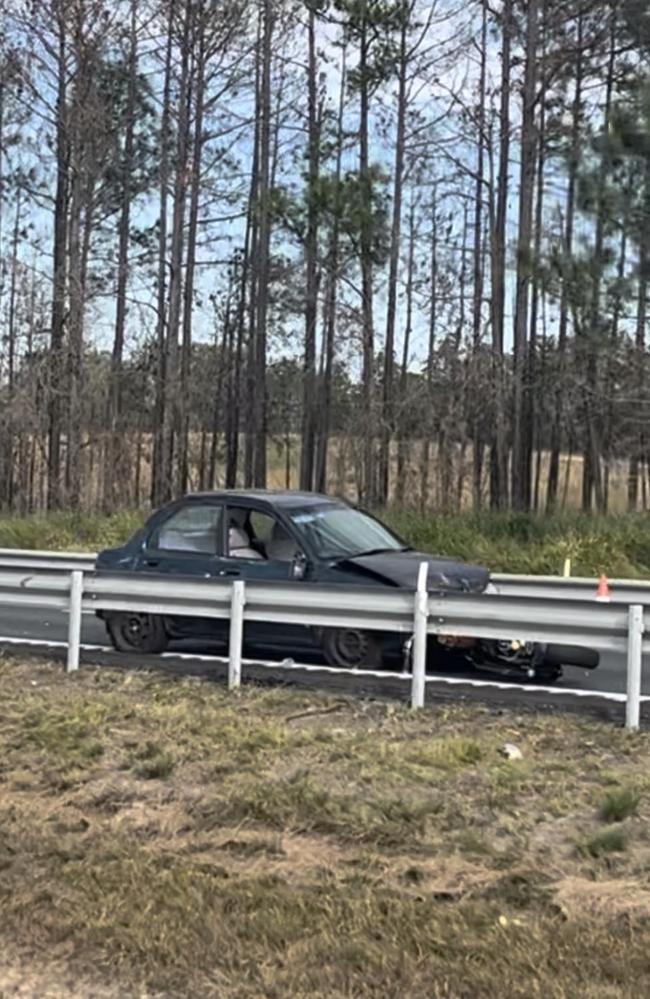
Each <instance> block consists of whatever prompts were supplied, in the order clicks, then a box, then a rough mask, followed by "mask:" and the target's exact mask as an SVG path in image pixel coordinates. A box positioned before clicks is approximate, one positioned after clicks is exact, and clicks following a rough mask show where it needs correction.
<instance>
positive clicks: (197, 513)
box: [136, 500, 228, 639]
mask: <svg viewBox="0 0 650 999" xmlns="http://www.w3.org/2000/svg"><path fill="white" fill-rule="evenodd" d="M223 515H224V508H223V504H221V503H219V502H211V501H203V500H202V501H196V500H190V501H188V502H186V503H183V504H180V505H179V506H177V507H176V508H175V509H174V510H173V511H172V512H171V513H169V514H168V515H167V516H166V517H165V518H164V519H162V520H158V521H155V522H154V523H153V524H152V527H151V530H150V531H149V534H148V535H147V537H146V538H145V541H144V544H143V546H142V549H141V551H140V554H139V557H138V561H137V564H136V570H137V571H139V572H142V573H156V574H161V575H168V574H169V575H174V576H197V577H201V578H203V579H209V578H213V577H216V576H218V575H219V569H220V563H219V561H218V559H217V554H218V553H219V552H220V551H221V550H222V532H223ZM167 627H168V630H169V632H170V634H171V635H172V636H173V637H177V638H197V639H202V638H207V639H214V638H219V639H221V638H223V635H224V634H225V633H227V627H228V622H227V621H226V620H225V619H220V618H214V619H209V618H189V617H172V618H168V619H167Z"/></svg>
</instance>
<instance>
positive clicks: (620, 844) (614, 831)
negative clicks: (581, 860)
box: [577, 825, 628, 857]
mask: <svg viewBox="0 0 650 999" xmlns="http://www.w3.org/2000/svg"><path fill="white" fill-rule="evenodd" d="M627 844H628V837H627V834H626V832H625V830H624V829H622V828H621V827H620V826H618V825H616V826H608V827H607V828H606V829H600V830H599V831H598V832H595V833H594V834H593V835H592V836H587V837H585V838H584V839H583V840H581V841H580V842H579V843H578V846H577V849H578V853H580V854H582V855H583V856H587V857H603V856H606V855H607V854H609V853H623V852H624V851H625V850H626V849H627Z"/></svg>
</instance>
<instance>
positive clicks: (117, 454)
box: [103, 0, 138, 511]
mask: <svg viewBox="0 0 650 999" xmlns="http://www.w3.org/2000/svg"><path fill="white" fill-rule="evenodd" d="M137 68H138V37H137V31H136V0H131V27H130V41H129V84H128V92H127V103H126V111H125V119H126V131H125V134H124V155H123V159H122V169H121V178H120V179H121V186H122V190H121V198H120V201H121V204H120V219H119V223H118V250H117V289H116V301H115V331H114V334H113V351H112V354H111V374H110V380H109V387H108V419H107V423H108V427H107V429H108V449H107V455H106V459H105V461H106V468H107V469H108V474H107V475H106V476H105V479H104V483H105V486H104V502H103V505H104V509H105V510H107V511H110V510H113V509H115V506H116V504H117V501H118V497H119V491H120V489H121V488H122V487H123V485H124V480H125V475H124V472H125V469H124V449H123V447H122V446H121V441H120V435H121V433H123V431H124V428H123V427H121V426H120V421H121V414H122V362H123V355H124V339H125V336H124V334H125V324H126V292H127V286H128V280H129V233H130V227H131V200H132V193H131V192H132V180H131V177H132V173H133V167H134V145H135V142H134V139H135V100H136V87H137Z"/></svg>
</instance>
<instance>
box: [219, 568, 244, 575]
mask: <svg viewBox="0 0 650 999" xmlns="http://www.w3.org/2000/svg"><path fill="white" fill-rule="evenodd" d="M218 575H219V576H241V570H240V569H220V570H219V573H218Z"/></svg>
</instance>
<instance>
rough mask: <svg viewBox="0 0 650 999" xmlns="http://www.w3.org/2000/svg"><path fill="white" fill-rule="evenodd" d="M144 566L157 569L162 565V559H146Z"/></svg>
mask: <svg viewBox="0 0 650 999" xmlns="http://www.w3.org/2000/svg"><path fill="white" fill-rule="evenodd" d="M144 564H145V565H148V566H149V568H150V569H155V568H156V566H159V565H160V559H159V558H146V559H145V560H144Z"/></svg>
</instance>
